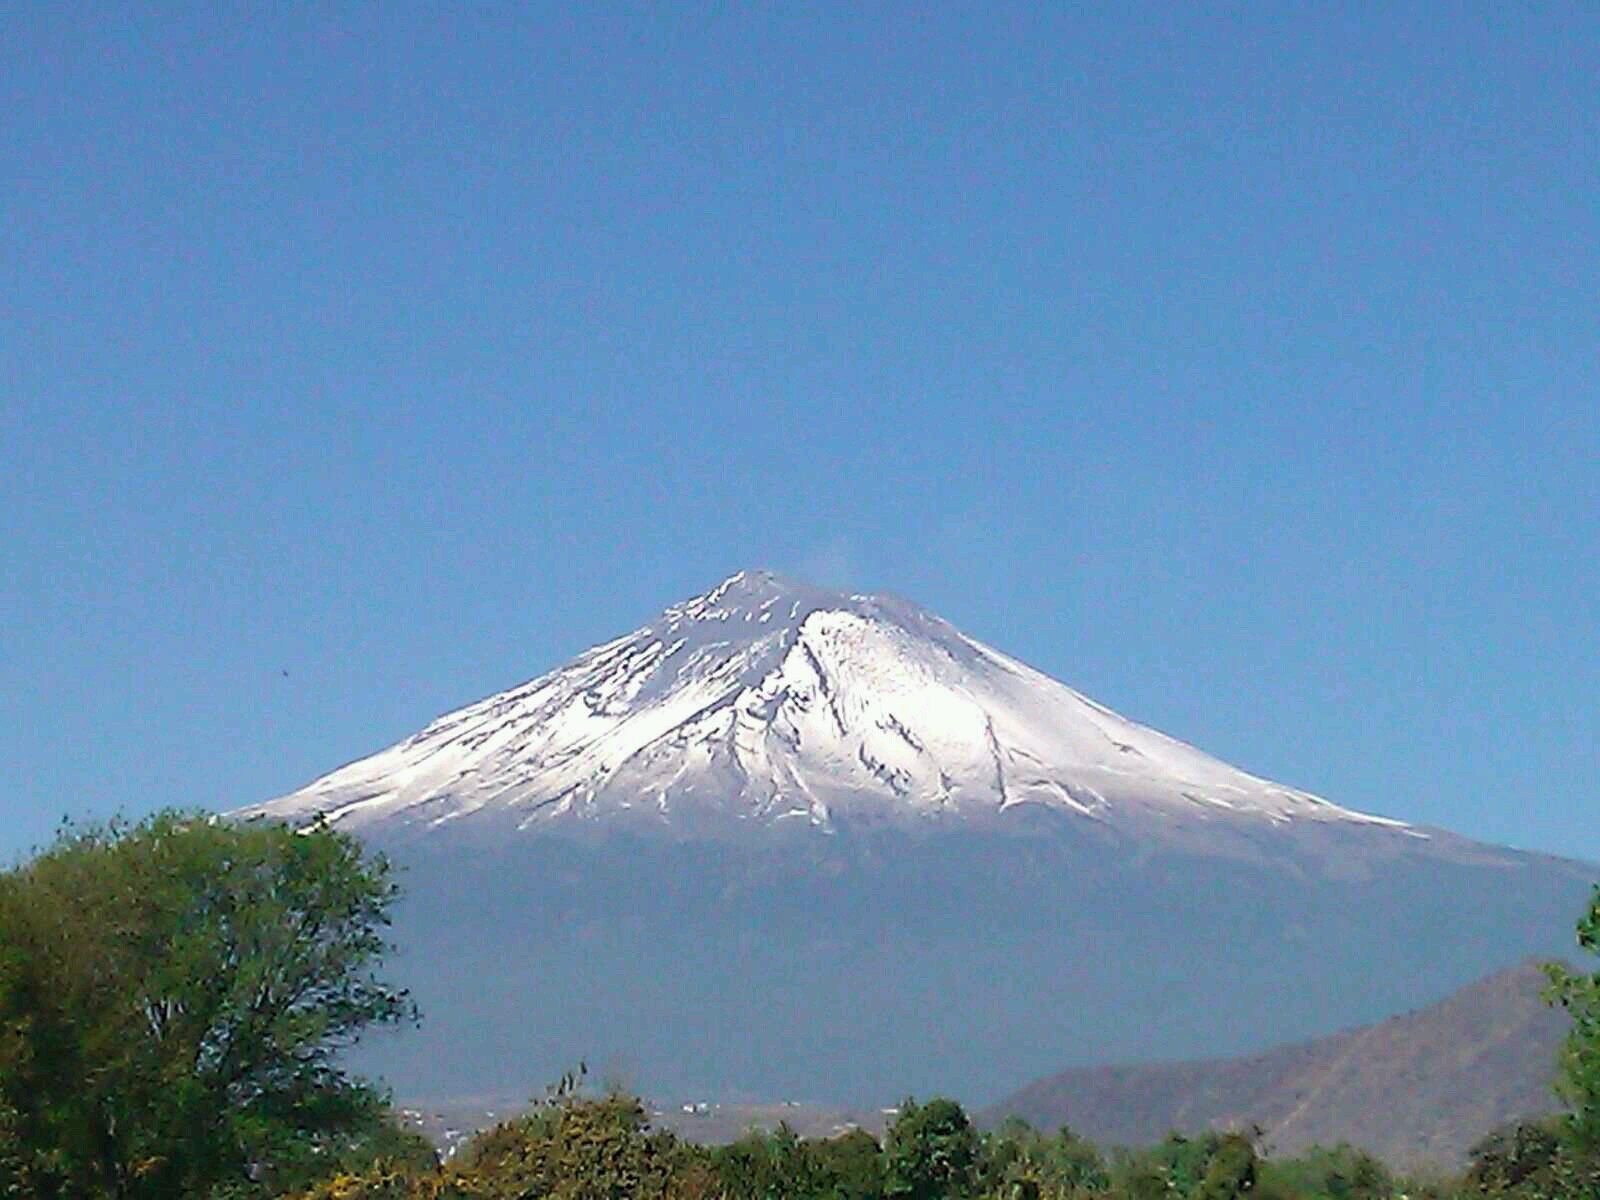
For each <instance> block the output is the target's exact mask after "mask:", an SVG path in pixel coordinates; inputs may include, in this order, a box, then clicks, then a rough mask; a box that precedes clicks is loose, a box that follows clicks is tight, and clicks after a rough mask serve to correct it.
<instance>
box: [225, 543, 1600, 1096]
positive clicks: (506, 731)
mask: <svg viewBox="0 0 1600 1200" xmlns="http://www.w3.org/2000/svg"><path fill="white" fill-rule="evenodd" d="M243 815H253V816H262V817H267V818H272V819H282V820H290V821H303V820H307V819H309V818H311V817H313V816H317V815H323V816H325V817H326V818H327V819H328V820H331V821H333V822H335V823H337V824H338V825H339V826H340V827H341V828H347V829H350V830H351V831H353V832H354V833H355V834H356V835H357V836H359V837H360V838H361V839H362V840H363V841H365V842H366V843H368V844H369V845H371V846H373V847H374V848H376V849H380V850H382V851H384V852H385V853H387V854H389V855H390V856H391V857H392V858H393V859H394V860H395V862H396V863H397V864H398V865H399V866H400V867H401V868H402V869H403V871H404V876H403V878H404V885H405V897H404V899H403V900H402V902H401V904H400V905H399V907H398V908H397V910H396V916H395V926H394V932H395V940H396V943H397V944H398V946H399V947H400V950H399V954H398V956H397V960H396V961H395V963H394V969H395V971H396V972H397V973H398V974H399V975H400V977H401V978H404V979H406V980H407V981H408V982H409V983H411V984H412V985H413V987H414V993H415V995H416V998H417V1000H418V1002H419V1003H420V1004H421V1006H422V1009H423V1011H424V1012H425V1013H426V1014H427V1020H426V1022H425V1024H424V1025H423V1028H422V1029H421V1030H420V1031H418V1032H416V1033H414V1034H408V1035H407V1036H406V1037H404V1038H394V1039H380V1040H378V1041H376V1042H375V1043H374V1044H372V1045H369V1046H366V1047H363V1049H362V1052H361V1053H362V1055H363V1056H364V1057H363V1059H362V1060H361V1065H362V1066H363V1067H364V1068H366V1069H371V1070H373V1071H374V1073H376V1074H379V1075H382V1076H384V1077H386V1078H387V1079H388V1081H389V1082H390V1083H391V1084H393V1085H394V1087H395V1088H396V1089H397V1090H398V1091H399V1092H400V1093H401V1094H403V1095H408V1096H410V1097H413V1098H416V1099H423V1098H429V1097H432V1098H441V1097H448V1096H451V1095H457V1096H459V1095H466V1094H480V1093H483V1092H486V1091H496V1090H504V1091H516V1092H520V1094H522V1095H528V1094H531V1093H533V1092H536V1091H537V1089H538V1087H539V1086H540V1084H541V1083H542V1082H543V1081H544V1080H547V1079H552V1078H554V1077H556V1075H558V1074H559V1073H560V1072H561V1071H562V1070H564V1069H565V1068H566V1067H567V1066H568V1065H570V1064H571V1063H572V1062H574V1061H577V1060H578V1059H580V1058H582V1059H586V1060H587V1061H589V1062H600V1063H604V1064H608V1069H610V1068H611V1067H615V1069H616V1070H617V1071H618V1072H619V1073H621V1074H623V1075H626V1076H627V1077H628V1078H630V1079H631V1080H633V1081H634V1082H635V1083H636V1084H637V1086H639V1087H641V1088H644V1089H645V1090H647V1091H649V1092H652V1093H654V1094H656V1095H658V1096H659V1095H677V1096H680V1097H684V1098H700V1099H704V1098H707V1097H723V1098H728V1097H734V1096H740V1095H743V1096H746V1097H750V1096H756V1097H769V1098H771V1097H778V1096H790V1097H794V1096H803V1097H809V1098H812V1099H822V1100H830V1101H844V1102H851V1103H854V1102H870V1103H878V1104H881V1103H887V1102H890V1101H893V1100H894V1099H897V1098H898V1097H900V1096H902V1095H904V1094H906V1092H908V1091H911V1092H916V1093H921V1094H927V1093H930V1092H948V1093H952V1094H955V1095H960V1096H963V1097H965V1098H968V1099H971V1100H974V1101H978V1100H983V1099H987V1098H992V1097H995V1096H998V1095H1001V1094H1004V1093H1005V1092H1007V1091H1011V1090H1014V1089H1015V1088H1016V1087H1017V1086H1018V1085H1019V1084H1021V1083H1022V1082H1023V1081H1025V1080H1027V1079H1030V1078H1036V1077H1037V1076H1038V1075H1039V1074H1040V1073H1041V1072H1043V1071H1048V1070H1057V1069H1060V1068H1062V1067H1068V1066H1074V1065H1083V1064H1088V1063H1095V1062H1101V1063H1103V1062H1115V1061H1148V1060H1151V1059H1155V1058H1193V1057H1198V1056H1200V1055H1202V1054H1203V1055H1211V1056H1214V1055H1218V1054H1231V1053H1236V1052H1242V1051H1248V1050H1256V1049H1260V1048H1262V1047H1264V1046H1266V1045H1271V1044H1274V1043H1285V1042H1291V1041H1296V1040H1299V1039H1303V1038H1306V1037H1311V1036H1314V1035H1320V1034H1326V1033H1328V1032H1330V1031H1332V1030H1334V1029H1337V1028H1339V1027H1341V1026H1347V1025H1350V1024H1352V1023H1355V1022H1365V1021H1372V1020H1376V1019H1379V1018H1382V1017H1386V1016H1389V1015H1391V1014H1393V1013H1394V1012H1396V1011H1399V1010H1400V1009H1403V1008H1408V1007H1416V1006H1417V1005H1419V1004H1422V1003H1427V1002H1430V1001H1432V1000H1435V999H1437V998H1438V997H1439V996H1440V995H1442V994H1444V993H1445V992H1447V991H1449V990H1450V989H1452V988H1454V987H1458V986H1460V985H1462V984H1464V983H1466V982H1467V981H1468V980H1470V979H1472V978H1474V977H1476V976H1481V975H1484V974H1486V973H1488V972H1489V971H1492V970H1494V969H1497V968H1499V967H1503V966H1506V965H1508V964H1509V963H1512V962H1515V961H1518V960H1519V959H1522V958H1524V957H1526V956H1528V955H1530V954H1545V953H1553V952H1558V951H1559V950H1560V949H1561V948H1562V947H1563V946H1565V944H1566V942H1567V940H1568V938H1569V935H1570V930H1571V922H1572V919H1573V916H1574V914H1575V913H1577V912H1578V911H1579V908H1580V905H1581V904H1582V903H1583V901H1584V899H1585V898H1586V896H1587V889H1588V882H1589V876H1590V869H1589V868H1588V867H1586V866H1584V865H1582V864H1575V863H1567V862H1562V861H1560V860H1555V859H1549V858H1545V857H1543V856H1539V855H1529V854H1522V853H1518V852H1516V851H1513V850H1507V849H1504V848H1501V847H1494V846H1485V845H1482V844H1480V843H1476V842H1471V841H1468V840H1467V839H1465V838H1461V837H1457V836H1455V835H1453V834H1450V833H1447V832H1445V831H1443V830H1436V829H1430V830H1426V831H1423V830H1419V829H1413V828H1412V827H1410V826H1408V825H1404V824H1402V823H1400V822H1396V821H1389V820H1385V819H1383V818H1379V817H1371V816H1365V815H1363V814H1360V813H1355V812H1350V811H1349V810H1347V809H1343V808H1339V807H1338V806H1336V805H1333V804H1329V803H1328V802H1326V801H1324V800H1320V799H1318V798H1317V797H1315V796H1311V795H1308V794H1306V793H1305V792H1301V791H1296V790H1295V789H1293V788H1289V787H1283V786H1280V785H1278V784H1275V783H1271V782H1269V781H1268V780H1265V779H1261V778H1258V777H1256V776H1254V775H1250V774H1247V773H1246V772H1244V771H1240V770H1238V769H1236V768H1234V767H1231V766H1228V765H1227V764H1226V763H1223V762H1219V761H1218V760H1217V759H1215V758H1212V757H1210V756H1209V755H1206V754H1204V753H1202V752H1201V751H1199V750H1196V749H1195V748H1193V747H1192V746H1187V745H1184V744H1183V743H1182V742H1178V741H1175V740H1173V739H1172V738H1170V737H1167V736H1165V735H1164V734H1160V733H1157V732H1155V731H1154V730H1152V729H1149V728H1146V727H1145V726H1142V725H1139V724H1136V723H1135V722H1133V721H1129V720H1127V719H1125V718H1123V717H1120V716H1118V715H1117V714H1116V713H1113V712H1111V711H1109V710H1108V709H1106V708H1104V707H1102V706H1100V705H1098V704H1096V703H1095V702H1094V701H1092V700H1089V699H1088V698H1086V697H1084V696H1082V695H1080V694H1079V693H1077V692H1075V691H1073V690H1072V689H1071V688H1069V687H1067V686H1065V685H1064V684H1061V683H1058V682H1056V681H1055V680H1053V679H1050V678H1048V677H1047V676H1045V675H1042V674H1040V673H1039V672H1038V671H1035V670H1033V669H1032V668H1030V667H1027V666H1024V665H1023V664H1022V663H1019V662H1017V661H1016V660H1015V659H1012V658H1008V657H1007V656H1006V655H1004V654H1002V653H1000V652H999V651H997V650H993V649H990V648H989V647H988V646H985V645H983V644H982V643H981V642H978V641H976V640H974V639H973V638H970V637H967V636H966V635H965V634H963V633H961V632H960V631H959V630H957V629H955V628H953V627H952V626H951V625H949V624H948V623H946V622H945V621H942V620H940V619H939V618H938V617H935V616H933V615H931V614H929V613H927V612H924V611H922V610H921V609H919V608H916V607H915V606H914V605H911V604H908V603H905V602H904V601H901V600H895V599H891V598H889V597H884V596H864V595H847V594H842V593H839V592H832V591H825V590H822V589H819V588H813V587H807V586H804V585H802V584H797V583H792V582H789V581H787V580H784V579H781V578H779V577H777V576H775V575H770V574H767V573H765V572H750V573H740V574H738V575H735V576H733V577H732V578H730V579H727V580H725V581H723V582H722V583H721V584H719V585H718V586H717V587H715V588H713V589H711V590H710V591H708V592H706V593H705V594H704V595H701V596H696V597H694V598H693V599H691V600H686V601H684V602H683V603H681V604H676V605H674V606H672V607H671V608H669V609H667V610H666V611H665V612H664V613H662V614H661V615H660V616H659V617H658V618H656V619H655V620H653V621H651V622H650V623H649V624H648V625H646V626H644V627H643V628H642V629H639V630H636V631H635V632H633V633H630V634H628V635H627V636H625V637H622V638H618V639H617V640H615V641H612V642H608V643H606V644H605V645H602V646H597V647H595V648H594V649H592V650H589V651H587V652H585V653H584V654H581V655H579V656H578V657H577V658H576V659H574V660H573V661H572V662H571V663H569V664H568V665H566V666H564V667H560V668H559V669H557V670H555V671H551V672H550V673H549V674H546V675H543V676H541V677H539V678H538V679H535V680H532V681H531V682H529V683H526V684H523V685H522V686H520V687H516V688H513V689H511V690H510V691H507V692H504V693H502V694H500V695H497V696H491V697H490V698H489V699H487V700H483V701H480V702H479V703H477V704H473V705H469V706H468V707H466V708H463V709H461V710H459V711H457V712H453V713H449V714H447V715H446V716H443V717H440V718H439V719H438V720H436V721H434V722H433V723H432V724H431V725H429V726H428V727H427V728H426V729H424V730H422V731H421V732H420V733H418V734H416V735H415V736H413V737H410V738H408V739H406V740H405V741H403V742H401V743H399V744H398V745H395V746H392V747H390V748H389V749H387V750H383V751H380V752H379V753H377V754H375V755H373V756H371V757H370V758H364V759H362V760H360V761H358V762H355V763H352V764H350V765H349V766H346V767H342V768H340V769H339V770H337V771H334V772H333V773H332V774H330V775H327V776H325V777H323V778H321V779H318V780H317V781H315V782H314V783H312V784H310V785H309V786H307V787H305V788H303V789H301V790H300V791H297V792H294V793H293V794H291V795H289V796H286V797H284V798H282V799H280V800H275V801H271V802H269V803H266V804H263V805H260V806H258V807H256V808H254V809H248V810H245V812H244V814H243Z"/></svg>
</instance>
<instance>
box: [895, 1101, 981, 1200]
mask: <svg viewBox="0 0 1600 1200" xmlns="http://www.w3.org/2000/svg"><path fill="white" fill-rule="evenodd" d="M884 1157H885V1160H886V1161H885V1175H886V1182H887V1187H886V1189H885V1191H886V1194H887V1195H889V1196H891V1197H903V1198H904V1200H947V1198H950V1197H960V1196H966V1195H969V1194H970V1193H971V1192H972V1190H973V1185H974V1182H975V1178H976V1171H977V1166H978V1133H977V1130H975V1129H974V1128H973V1127H972V1122H971V1121H970V1120H968V1119H967V1114H966V1112H965V1111H964V1110H963V1109H962V1107H961V1105H959V1104H957V1103H956V1102H955V1101H954V1100H949V1099H945V1098H943V1097H940V1098H937V1099H934V1100H930V1101H928V1103H926V1104H920V1105H919V1104H918V1103H917V1102H916V1101H915V1100H913V1099H907V1100H906V1101H905V1103H904V1104H902V1105H901V1106H900V1112H899V1113H898V1114H897V1115H896V1117H895V1119H894V1123H893V1124H892V1125H890V1126H889V1129H888V1133H887V1136H886V1138H885V1140H884Z"/></svg>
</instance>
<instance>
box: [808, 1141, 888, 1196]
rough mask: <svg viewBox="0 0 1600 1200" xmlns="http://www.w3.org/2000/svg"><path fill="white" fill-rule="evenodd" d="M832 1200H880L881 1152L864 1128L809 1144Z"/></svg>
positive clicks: (881, 1186)
mask: <svg viewBox="0 0 1600 1200" xmlns="http://www.w3.org/2000/svg"><path fill="white" fill-rule="evenodd" d="M810 1145H811V1147H812V1150H813V1153H814V1154H815V1156H816V1161H817V1164H818V1166H819V1167H820V1168H821V1170H822V1172H823V1174H824V1175H825V1177H826V1178H827V1179H828V1194H829V1195H830V1196H833V1197H834V1200H883V1189H884V1178H883V1151H882V1148H881V1147H880V1146H879V1145H878V1139H877V1138H875V1137H873V1136H872V1135H871V1134H870V1133H868V1132H867V1131H866V1130H865V1129H851V1130H848V1131H846V1132H844V1133H841V1134H838V1135H837V1136H835V1137H831V1138H825V1139H823V1140H820V1141H815V1142H812V1143H810Z"/></svg>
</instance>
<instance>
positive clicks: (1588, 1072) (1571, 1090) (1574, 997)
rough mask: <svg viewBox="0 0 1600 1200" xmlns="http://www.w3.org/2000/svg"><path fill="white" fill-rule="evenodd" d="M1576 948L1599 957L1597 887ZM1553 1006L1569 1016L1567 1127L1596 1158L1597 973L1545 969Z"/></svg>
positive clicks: (1599, 1138)
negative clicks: (1554, 1004)
mask: <svg viewBox="0 0 1600 1200" xmlns="http://www.w3.org/2000/svg"><path fill="white" fill-rule="evenodd" d="M1578 946H1579V947H1580V948H1581V949H1583V950H1585V951H1587V952H1588V953H1589V954H1600V886H1597V887H1596V888H1595V890H1594V894H1593V895H1592V896H1591V897H1590V900H1589V908H1588V911H1587V912H1585V913H1584V914H1583V916H1582V917H1580V918H1579V920H1578ZM1545 973H1546V974H1547V975H1548V976H1549V979H1550V988H1549V991H1548V993H1547V996H1548V998H1549V999H1550V1000H1551V1002H1552V1003H1556V1004H1560V1005H1561V1006H1562V1007H1563V1008H1565V1009H1566V1010H1567V1011H1568V1012H1569V1013H1571V1014H1572V1030H1571V1032H1570V1033H1569V1034H1568V1035H1567V1040H1566V1044H1565V1045H1564V1047H1563V1048H1562V1055H1561V1082H1560V1085H1559V1086H1560V1090H1561V1094H1562V1097H1563V1098H1564V1099H1565V1100H1566V1101H1567V1102H1568V1103H1569V1104H1570V1105H1571V1106H1572V1113H1571V1116H1570V1118H1569V1120H1568V1122H1567V1125H1568V1132H1569V1135H1570V1139H1571V1141H1572V1143H1573V1145H1574V1146H1575V1147H1576V1148H1578V1149H1580V1150H1582V1151H1585V1152H1589V1153H1595V1154H1600V971H1596V972H1593V973H1591V974H1583V973H1581V972H1577V971H1574V970H1572V969H1571V968H1570V967H1568V966H1567V965H1566V964H1564V963H1551V964H1550V965H1548V966H1547V967H1546V968H1545Z"/></svg>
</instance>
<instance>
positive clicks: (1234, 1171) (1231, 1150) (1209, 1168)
mask: <svg viewBox="0 0 1600 1200" xmlns="http://www.w3.org/2000/svg"><path fill="white" fill-rule="evenodd" d="M1255 1186H1256V1148H1255V1147H1254V1146H1253V1145H1251V1144H1250V1139H1249V1138H1247V1137H1245V1136H1244V1135H1243V1134H1242V1133H1228V1134H1224V1135H1222V1137H1221V1139H1220V1140H1219V1141H1218V1142H1217V1145H1216V1149H1215V1150H1214V1151H1213V1152H1212V1154H1211V1159H1210V1161H1209V1162H1208V1163H1207V1164H1206V1172H1205V1175H1204V1176H1203V1177H1202V1178H1201V1180H1200V1186H1199V1188H1198V1189H1196V1191H1195V1196H1196V1197H1197V1200H1240V1198H1241V1197H1244V1196H1248V1195H1250V1193H1251V1192H1252V1191H1254V1190H1255Z"/></svg>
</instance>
